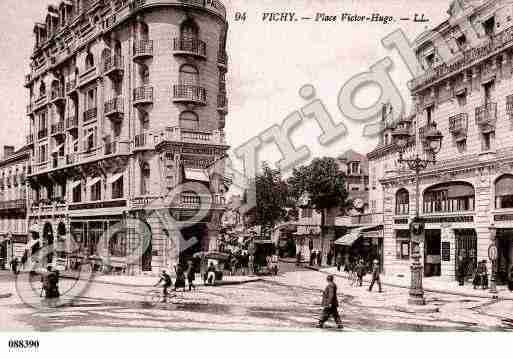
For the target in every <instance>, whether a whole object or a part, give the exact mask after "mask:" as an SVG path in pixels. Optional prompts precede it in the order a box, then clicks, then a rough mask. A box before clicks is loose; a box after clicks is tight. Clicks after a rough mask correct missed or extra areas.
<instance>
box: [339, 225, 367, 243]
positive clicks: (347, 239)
mask: <svg viewBox="0 0 513 359" xmlns="http://www.w3.org/2000/svg"><path fill="white" fill-rule="evenodd" d="M360 235H361V230H360V228H356V229H353V230H352V231H351V232H349V233H348V234H345V235H343V236H342V237H340V238H339V239H337V240H336V241H335V244H337V245H339V246H352V245H353V243H354V242H356V241H357V240H358V238H360Z"/></svg>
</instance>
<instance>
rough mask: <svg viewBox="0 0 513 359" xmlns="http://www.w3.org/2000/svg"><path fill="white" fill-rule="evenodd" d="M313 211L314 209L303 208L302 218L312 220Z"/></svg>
mask: <svg viewBox="0 0 513 359" xmlns="http://www.w3.org/2000/svg"><path fill="white" fill-rule="evenodd" d="M312 216H313V209H312V208H302V209H301V218H312Z"/></svg>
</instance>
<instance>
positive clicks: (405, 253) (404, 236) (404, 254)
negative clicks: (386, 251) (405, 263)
mask: <svg viewBox="0 0 513 359" xmlns="http://www.w3.org/2000/svg"><path fill="white" fill-rule="evenodd" d="M395 244H396V259H399V260H409V259H410V253H411V245H410V244H411V242H410V231H409V230H407V229H401V230H398V231H397V232H396V241H395Z"/></svg>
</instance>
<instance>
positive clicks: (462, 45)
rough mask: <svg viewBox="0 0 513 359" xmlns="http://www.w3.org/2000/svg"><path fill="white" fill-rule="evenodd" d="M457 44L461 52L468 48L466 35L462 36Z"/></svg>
mask: <svg viewBox="0 0 513 359" xmlns="http://www.w3.org/2000/svg"><path fill="white" fill-rule="evenodd" d="M456 43H457V44H458V47H459V49H460V50H464V49H465V48H466V47H467V38H466V37H465V35H464V34H461V35H460V36H458V37H457V38H456Z"/></svg>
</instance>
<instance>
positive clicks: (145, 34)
mask: <svg viewBox="0 0 513 359" xmlns="http://www.w3.org/2000/svg"><path fill="white" fill-rule="evenodd" d="M149 38H150V29H149V28H148V25H147V24H146V23H145V22H141V23H139V40H142V41H147V40H148V39H149Z"/></svg>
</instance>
